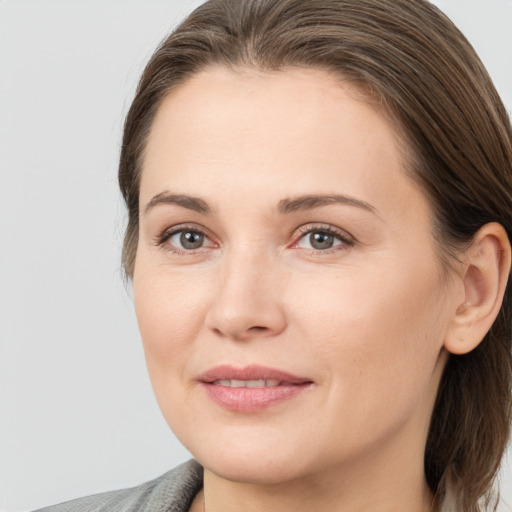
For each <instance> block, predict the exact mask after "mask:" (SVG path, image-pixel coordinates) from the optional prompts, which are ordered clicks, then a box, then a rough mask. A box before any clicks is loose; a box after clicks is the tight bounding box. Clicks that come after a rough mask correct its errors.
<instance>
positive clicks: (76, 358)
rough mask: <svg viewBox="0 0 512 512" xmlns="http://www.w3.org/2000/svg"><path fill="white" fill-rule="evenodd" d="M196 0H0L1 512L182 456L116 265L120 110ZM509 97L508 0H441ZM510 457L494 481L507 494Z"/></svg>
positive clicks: (119, 483)
mask: <svg viewBox="0 0 512 512" xmlns="http://www.w3.org/2000/svg"><path fill="white" fill-rule="evenodd" d="M198 3H199V1H193V0H167V1H161V0H67V1H66V0H32V1H31V0H3V1H2V0H0V511H2V512H22V511H27V510H31V509H33V508H37V507H40V506H43V505H48V504H51V503H55V502H59V501H63V500H67V499H71V498H74V497H78V496H81V495H86V494H90V493H94V492H99V491H104V490H110V489H114V488H120V487H127V486H131V485H135V484H137V483H140V482H142V481H145V480H148V479H150V478H153V477H155V476H157V475H159V474H161V473H163V472H164V471H166V470H167V469H169V468H171V467H172V466H174V465H176V464H177V463H178V462H181V461H183V460H185V459H187V458H188V457H189V456H188V454H187V452H186V450H185V449H184V448H182V447H181V446H180V445H179V443H178V442H177V441H176V440H175V438H174V437H173V436H172V434H171V433H170V431H169V429H168V427H167V425H166V424H165V422H164V420H163V418H162V417H161V414H160V412H159V410H158V406H157V404H156V401H155V399H154V397H153V393H152V391H151V387H150V383H149V379H148V377H147V374H146V369H145V365H144V357H143V352H142V348H141V344H140V340H139V335H138V330H137V327H136V322H135V317H134V313H133V307H132V302H131V298H130V296H129V292H127V291H126V290H125V288H124V285H123V282H122V279H121V272H120V263H119V253H120V247H121V238H122V231H123V226H124V212H123V208H122V206H121V202H120V199H119V194H118V192H117V185H116V165H117V155H118V148H119V143H120V137H121V128H122V120H123V116H124V114H125V112H126V109H127V107H128V105H129V101H130V99H131V97H132V95H133V91H134V87H135V84H136V80H137V78H138V75H139V73H140V72H141V69H142V66H143V64H144V63H145V61H146V60H147V58H148V57H149V55H150V54H151V51H152V50H153V49H154V47H155V46H156V44H157V43H158V42H159V41H160V40H161V38H162V37H163V36H164V35H165V34H166V33H167V32H168V31H169V28H170V27H172V26H173V25H174V24H175V23H176V22H177V21H178V20H180V19H181V18H182V17H183V16H184V15H185V14H186V13H187V12H189V10H190V9H191V7H192V6H195V5H197V4H198ZM436 3H437V4H438V5H439V6H440V7H441V8H442V9H444V10H445V12H446V13H447V14H448V15H449V16H451V17H452V19H454V21H455V22H456V23H457V24H458V25H459V26H460V28H461V29H462V30H463V32H465V33H466V35H467V36H468V37H469V39H470V40H471V41H472V42H473V44H474V46H475V47H476V49H477V51H478V52H479V53H480V55H481V57H482V58H483V60H484V62H485V63H486V65H487V66H488V69H489V71H490V73H491V75H492V77H493V78H494V80H495V83H496V85H497V87H498V89H499V91H500V92H501V95H502V97H503V99H504V100H505V103H506V104H507V106H508V108H509V110H510V109H511V108H512V58H511V54H512V0H438V1H437V2H436ZM511 459H512V456H510V455H509V459H508V463H507V465H506V466H505V468H504V471H503V477H502V478H503V486H502V491H503V495H504V496H505V498H506V500H507V501H508V502H509V503H512V471H511V465H512V462H511Z"/></svg>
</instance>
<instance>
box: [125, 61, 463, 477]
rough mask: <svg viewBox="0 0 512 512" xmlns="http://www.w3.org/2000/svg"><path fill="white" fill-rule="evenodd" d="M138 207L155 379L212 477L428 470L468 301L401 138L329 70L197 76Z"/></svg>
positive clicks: (173, 116)
mask: <svg viewBox="0 0 512 512" xmlns="http://www.w3.org/2000/svg"><path fill="white" fill-rule="evenodd" d="M140 208H141V217H140V239H139V243H138V248H137V258H136V264H135V274H134V296H135V306H136V311H137V316H138V321H139V325H140V330H141V334H142V339H143V343H144V348H145V353H146V359H147V364H148V368H149V373H150V376H151V379H152V383H153V386H154V390H155V393H156V396H157V399H158V401H159V404H160V407H161V409H162V411H163V414H164V416H165V418H166V420H167V421H168V423H169V425H170V426H171V427H172V429H173V430H174V432H175V433H176V435H177V436H178V437H179V438H180V439H181V441H182V442H183V443H184V444H185V446H186V447H187V448H188V449H189V450H190V451H191V452H192V454H193V455H194V456H195V457H196V458H197V459H198V460H199V461H200V462H201V463H202V464H203V465H204V466H205V467H206V469H207V470H209V471H211V472H213V473H215V474H217V475H220V476H222V477H225V478H228V479H236V480H237V481H248V482H249V481H251V482H266V483H277V482H283V481H288V480H293V479H295V478H298V477H305V476H311V475H318V474H320V473H321V472H322V471H325V470H326V469H329V471H332V470H333V468H338V469H341V468H343V467H349V466H350V468H351V469H352V470H353V471H355V470H357V468H359V469H360V470H361V471H365V468H366V470H367V469H368V467H369V466H370V465H371V467H373V470H374V471H376V469H375V468H378V467H380V466H379V465H378V464H379V461H380V462H382V463H383V464H384V463H385V464H387V465H388V466H389V467H391V466H393V465H394V466H396V465H397V461H399V465H400V464H403V463H405V464H407V461H408V460H409V459H410V460H413V461H414V464H413V465H412V466H411V467H410V471H415V470H418V471H423V468H422V465H423V448H424V443H425V439H426V433H427V429H428V423H429V418H430V415H431V411H432V407H433V403H434V399H435V395H436V390H437V386H438V382H439V378H440V375H441V371H442V367H443V364H444V360H445V357H444V350H443V341H444V339H445V335H446V333H447V331H448V329H449V328H450V320H451V317H452V315H453V314H454V311H455V309H456V305H457V304H458V303H460V301H461V287H460V285H459V283H458V281H457V280H456V279H455V280H453V281H450V282H447V281H446V280H445V279H444V278H443V273H442V270H441V269H440V265H439V262H438V259H437V257H436V253H435V249H434V243H433V239H432V236H431V220H432V219H431V213H430V209H429V205H428V203H427V201H426V199H425V197H424V195H423V194H422V193H421V192H420V191H419V190H418V189H417V188H416V187H415V185H414V184H413V182H412V181H411V179H410V178H409V177H407V176H406V173H405V169H404V159H402V155H401V153H400V151H399V148H398V145H397V142H396V139H395V135H394V132H393V129H392V127H391V126H390V124H389V123H388V121H387V120H386V118H385V117H384V116H383V115H382V114H380V113H379V112H378V111H377V110H376V109H375V108H374V107H372V106H370V105H368V104H367V103H365V102H364V101H362V100H361V96H360V95H358V94H357V91H356V90H354V89H353V87H352V86H350V85H349V84H346V83H343V82H340V81H339V80H336V79H335V78H333V77H332V76H330V75H328V74H327V73H324V72H321V71H318V70H303V69H291V70H289V71H286V72H279V73H274V74H265V73H259V72H256V71H249V70H242V71H239V72H237V73H234V72H231V71H228V70H226V69H224V68H218V69H213V70H209V71H205V72H202V73H200V74H198V75H196V76H195V77H194V78H192V79H191V80H189V81H188V82H186V83H185V84H184V85H182V86H180V87H179V88H177V89H175V90H174V91H172V92H171V94H170V95H169V96H168V97H167V98H166V100H165V101H164V103H163V104H162V106H161V107H160V109H159V111H158V113H157V116H156V119H155V121H154V125H153V127H152V130H151V133H150V136H149V140H148V145H147V152H146V156H145V160H144V164H143V172H142V180H141V190H140ZM388 469H389V468H388ZM389 470H390V471H392V470H391V469H389Z"/></svg>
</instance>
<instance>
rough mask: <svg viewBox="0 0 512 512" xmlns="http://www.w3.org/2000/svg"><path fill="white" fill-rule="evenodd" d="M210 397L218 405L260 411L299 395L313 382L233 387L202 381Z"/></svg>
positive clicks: (238, 409) (230, 408) (237, 410)
mask: <svg viewBox="0 0 512 512" xmlns="http://www.w3.org/2000/svg"><path fill="white" fill-rule="evenodd" d="M202 386H203V388H204V390H205V391H206V394H207V395H208V397H209V398H210V399H211V400H212V401H213V402H214V403H216V404H217V405H220V406H221V407H223V408H224V409H227V410H229V411H234V412H258V411H262V410H264V409H268V408H269V407H270V406H272V405H277V404H279V403H281V402H284V401H286V400H290V399H292V398H295V397H297V396H298V395H300V394H301V393H302V392H303V391H305V390H306V389H308V388H309V387H311V383H309V382H308V383H304V384H293V385H283V386H272V387H268V388H231V387H229V386H219V385H217V384H210V383H206V382H204V383H202Z"/></svg>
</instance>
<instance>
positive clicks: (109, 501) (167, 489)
mask: <svg viewBox="0 0 512 512" xmlns="http://www.w3.org/2000/svg"><path fill="white" fill-rule="evenodd" d="M202 485H203V468H202V467H201V466H200V465H199V463H198V462H196V461H195V460H189V461H188V462H185V463H184V464H181V465H180V466H177V467H176V468H174V469H172V470H171V471H169V472H168V473H165V474H164V475H162V476H160V477H158V478H156V479H155V480H151V481H150V482H146V483H144V484H142V485H138V486H137V487H132V488H130V489H122V490H120V491H110V492H104V493H101V494H95V495H93V496H87V497H85V498H79V499H77V500H72V501H66V502H65V503H61V504H59V505H53V506H51V507H46V508H42V509H39V510H38V511H34V512H188V510H189V508H190V505H191V504H192V501H193V500H194V497H195V496H196V494H197V493H198V492H199V490H200V489H201V487H202Z"/></svg>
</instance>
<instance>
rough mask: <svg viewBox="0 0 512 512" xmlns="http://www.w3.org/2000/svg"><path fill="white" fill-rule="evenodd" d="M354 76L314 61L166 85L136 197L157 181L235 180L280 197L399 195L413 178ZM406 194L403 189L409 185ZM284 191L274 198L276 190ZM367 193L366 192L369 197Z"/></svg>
mask: <svg viewBox="0 0 512 512" xmlns="http://www.w3.org/2000/svg"><path fill="white" fill-rule="evenodd" d="M366 98H367V96H366V95H365V94H364V93H363V92H362V91H361V90H359V89H358V88H357V87H355V86H354V85H353V84H352V83H350V82H347V81H343V80H342V79H340V78H339V77H337V76H334V75H333V74H331V73H328V72H326V71H322V70H317V69H302V68H293V69H289V70H285V71H279V72H274V73H264V72H259V71H254V70H237V71H232V70H228V69H226V68H223V67H219V68H213V69H209V70H206V71H203V72H201V73H198V74H197V75H195V76H194V77H192V78H191V79H190V80H189V81H187V82H185V83H184V84H182V85H181V86H179V87H177V88H176V89H174V90H172V91H171V93H170V94H169V95H168V96H167V97H166V99H165V100H164V101H163V103H162V105H161V106H160V108H159V110H158V112H157V114H156V117H155V120H154V122H153V126H152V129H151V131H150V135H149V138H148V142H147V147H146V153H145V160H144V163H143V171H142V181H141V200H149V198H150V197H151V196H152V195H154V194H158V193H161V192H163V191H164V190H172V191H173V192H177V193H190V192H191V191H190V190H189V189H190V186H191V184H193V186H194V188H195V195H208V194H211V192H212V190H217V189H222V190H227V189H229V188H236V187H238V190H239V192H240V193H242V192H243V191H244V190H247V191H249V190H250V191H251V192H252V194H251V196H250V197H251V198H252V199H251V200H254V198H255V197H256V196H257V194H258V192H259V191H261V193H262V194H263V196H264V197H266V198H268V199H270V198H271V197H272V196H275V197H274V198H273V199H275V201H278V200H279V199H281V198H282V196H283V195H293V193H297V194H299V193H331V192H332V191H333V189H335V188H337V187H338V188H340V187H341V188H342V189H343V190H337V191H336V192H340V193H344V194H348V195H353V196H356V195H359V196H360V195H363V196H366V199H371V198H372V195H374V193H375V192H376V191H377V192H378V191H379V190H380V191H386V196H385V197H384V196H383V195H382V194H380V195H381V197H380V200H381V201H382V200H384V201H387V202H390V203H395V204H399V203H397V202H396V201H397V197H398V196H400V194H401V193H404V188H410V187H411V186H412V185H413V183H412V181H411V180H409V179H408V178H406V176H405V173H404V172H403V170H404V158H403V157H402V152H401V150H400V145H399V143H398V139H397V136H396V131H395V128H394V126H393V125H392V123H391V122H390V120H389V116H387V115H384V113H383V112H381V111H380V110H379V109H377V108H376V106H375V105H374V104H372V103H371V102H369V101H367V99H366ZM407 193H408V192H407ZM279 196H281V197H279ZM366 199H365V200H366Z"/></svg>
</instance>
